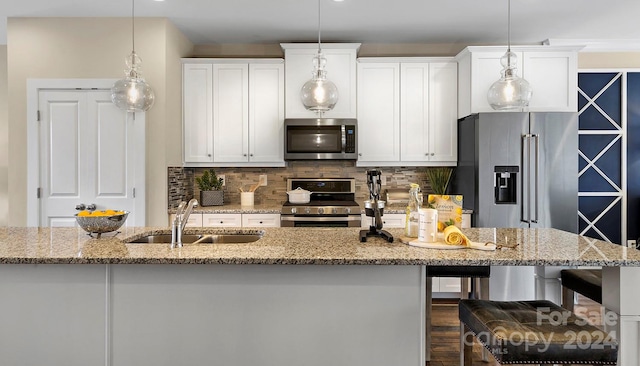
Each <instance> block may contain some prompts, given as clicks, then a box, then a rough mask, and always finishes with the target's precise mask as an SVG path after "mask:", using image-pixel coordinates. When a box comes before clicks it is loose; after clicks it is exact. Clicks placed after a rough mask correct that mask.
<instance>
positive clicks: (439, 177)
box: [425, 166, 455, 195]
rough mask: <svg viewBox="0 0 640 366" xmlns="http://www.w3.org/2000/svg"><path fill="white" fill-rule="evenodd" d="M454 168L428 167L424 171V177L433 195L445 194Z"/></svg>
mask: <svg viewBox="0 0 640 366" xmlns="http://www.w3.org/2000/svg"><path fill="white" fill-rule="evenodd" d="M454 169H455V168H453V167H449V166H443V167H428V168H426V169H425V175H426V176H427V179H428V180H429V184H430V185H431V190H432V191H433V193H435V194H439V195H445V194H447V188H448V187H449V183H450V182H451V176H452V175H453V171H454Z"/></svg>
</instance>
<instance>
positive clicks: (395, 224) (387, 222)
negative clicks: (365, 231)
mask: <svg viewBox="0 0 640 366" xmlns="http://www.w3.org/2000/svg"><path fill="white" fill-rule="evenodd" d="M406 217H407V215H405V214H387V213H385V214H383V215H382V228H389V229H391V228H404V223H405V220H406ZM371 219H372V218H371V217H370V216H367V215H366V214H362V218H361V221H360V222H361V224H360V226H361V227H363V228H368V227H369V226H371V223H372V222H373V221H372V220H371Z"/></svg>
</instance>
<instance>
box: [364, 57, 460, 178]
mask: <svg viewBox="0 0 640 366" xmlns="http://www.w3.org/2000/svg"><path fill="white" fill-rule="evenodd" d="M357 105H358V136H359V137H358V150H359V154H358V155H359V156H358V162H357V165H358V166H406V165H411V166H427V165H452V164H454V165H455V164H456V161H457V145H456V143H457V117H456V116H457V109H456V108H457V64H456V62H455V61H454V60H453V59H451V58H402V59H385V58H361V59H359V60H358V103H357Z"/></svg>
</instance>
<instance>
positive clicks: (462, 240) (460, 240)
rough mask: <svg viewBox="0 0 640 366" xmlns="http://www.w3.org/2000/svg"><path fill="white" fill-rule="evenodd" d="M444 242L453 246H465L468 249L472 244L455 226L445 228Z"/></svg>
mask: <svg viewBox="0 0 640 366" xmlns="http://www.w3.org/2000/svg"><path fill="white" fill-rule="evenodd" d="M444 242H445V243H447V244H451V245H464V246H466V247H468V246H469V245H470V244H471V240H469V238H467V236H466V235H464V234H463V233H462V231H460V229H458V227H457V226H455V225H450V226H447V227H446V228H444Z"/></svg>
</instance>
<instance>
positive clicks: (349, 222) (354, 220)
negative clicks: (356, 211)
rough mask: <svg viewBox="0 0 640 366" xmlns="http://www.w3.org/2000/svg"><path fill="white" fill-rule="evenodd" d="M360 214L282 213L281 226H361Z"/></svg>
mask: <svg viewBox="0 0 640 366" xmlns="http://www.w3.org/2000/svg"><path fill="white" fill-rule="evenodd" d="M360 222H361V220H360V216H359V215H350V216H295V215H280V226H281V227H360Z"/></svg>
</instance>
